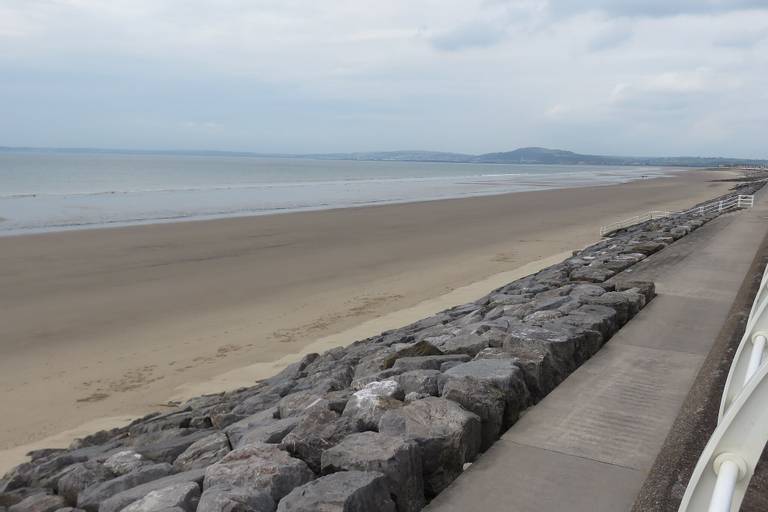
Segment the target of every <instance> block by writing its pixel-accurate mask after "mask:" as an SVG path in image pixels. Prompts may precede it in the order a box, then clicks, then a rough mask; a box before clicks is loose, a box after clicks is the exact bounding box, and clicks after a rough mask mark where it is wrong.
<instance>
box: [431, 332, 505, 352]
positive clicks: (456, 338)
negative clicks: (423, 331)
mask: <svg viewBox="0 0 768 512" xmlns="http://www.w3.org/2000/svg"><path fill="white" fill-rule="evenodd" d="M434 343H435V346H436V347H437V348H439V349H440V350H441V351H443V352H444V353H446V354H466V355H468V356H474V355H475V354H477V353H478V352H480V351H481V350H483V349H484V348H487V347H490V346H491V343H492V340H491V339H490V337H488V336H482V335H478V334H456V335H452V336H446V337H444V338H443V339H441V340H440V341H435V342H434Z"/></svg>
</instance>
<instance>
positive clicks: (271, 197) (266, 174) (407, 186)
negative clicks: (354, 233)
mask: <svg viewBox="0 0 768 512" xmlns="http://www.w3.org/2000/svg"><path fill="white" fill-rule="evenodd" d="M668 174H669V169H666V168H662V167H636V166H606V165H601V166H590V165H528V164H473V163H433V162H392V161H353V160H312V159H306V158H268V157H267V158H265V157H252V156H220V155H215V156H198V155H157V154H113V153H66V152H61V153H57V152H45V153H25V152H18V153H14V152H4V153H0V236H2V235H12V234H24V233H34V232H47V231H61V230H71V229H85V228H96V227H108V226H126V225H136V224H151V223H162V222H178V221H185V220H203V219H215V218H226V217H241V216H253V215H268V214H276V213H287V212H297V211H313V210H323V209H333V208H350V207H359V206H370V205H376V204H393V203H405V202H417V201H430V200H438V199H451V198H461V197H473V196H484V195H496V194H506V193H512V192H524V191H532V190H546V189H555V188H576V187H586V186H596V185H610V184H618V183H625V182H629V181H634V180H638V179H645V178H651V177H660V176H665V175H668Z"/></svg>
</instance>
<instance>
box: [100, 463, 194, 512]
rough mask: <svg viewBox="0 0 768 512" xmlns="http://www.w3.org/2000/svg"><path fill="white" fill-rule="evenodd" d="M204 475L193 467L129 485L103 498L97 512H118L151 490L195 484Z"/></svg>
mask: <svg viewBox="0 0 768 512" xmlns="http://www.w3.org/2000/svg"><path fill="white" fill-rule="evenodd" d="M204 475H205V472H204V470H202V469H193V470H190V471H185V472H184V473H176V474H174V475H168V476H165V477H163V478H158V479H157V480H152V481H151V482H146V483H143V484H141V485H137V486H136V487H131V488H130V489H126V490H125V491H121V492H119V493H117V494H115V495H113V496H112V497H110V498H107V499H106V500H104V501H103V502H102V503H101V505H99V512H119V511H121V510H122V509H123V508H125V507H127V506H128V505H130V504H131V503H133V502H135V501H137V500H140V499H141V498H143V497H144V496H146V495H147V494H149V493H150V492H153V491H157V490H160V489H164V488H166V487H171V486H175V485H178V484H186V483H194V484H195V485H197V486H200V484H201V483H202V482H203V476H204Z"/></svg>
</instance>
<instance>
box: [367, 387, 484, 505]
mask: <svg viewBox="0 0 768 512" xmlns="http://www.w3.org/2000/svg"><path fill="white" fill-rule="evenodd" d="M379 432H381V433H382V434H386V435H391V436H402V437H404V438H406V439H409V440H413V441H415V442H416V443H417V444H418V445H419V447H420V449H421V458H422V464H423V471H424V491H425V494H426V495H427V497H433V496H435V495H436V494H437V493H439V492H440V491H442V490H443V489H445V487H446V486H448V484H449V483H451V482H452V481H453V480H454V479H455V478H456V477H457V476H459V474H461V471H462V469H463V466H464V463H465V462H471V461H472V460H474V458H475V457H476V456H477V453H478V451H479V449H480V440H481V426H480V418H479V417H478V416H477V415H476V414H473V413H471V412H469V411H466V410H465V409H463V408H462V407H461V406H460V405H459V404H457V403H456V402H452V401H450V400H446V399H444V398H435V397H429V398H424V399H423V400H418V401H416V402H412V403H410V404H408V405H406V406H404V407H401V408H399V409H396V410H394V411H388V412H386V413H385V414H384V416H382V418H381V421H379Z"/></svg>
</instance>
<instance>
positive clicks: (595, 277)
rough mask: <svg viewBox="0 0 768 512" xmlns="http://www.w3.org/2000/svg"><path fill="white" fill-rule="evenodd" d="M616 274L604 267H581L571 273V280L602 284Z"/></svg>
mask: <svg viewBox="0 0 768 512" xmlns="http://www.w3.org/2000/svg"><path fill="white" fill-rule="evenodd" d="M615 274H616V272H615V271H613V270H611V269H609V268H604V267H592V266H587V267H579V268H577V269H574V270H573V271H572V272H571V275H570V277H571V279H572V280H574V281H583V282H587V283H602V282H604V281H606V280H607V279H608V278H610V277H612V276H613V275H615Z"/></svg>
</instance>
